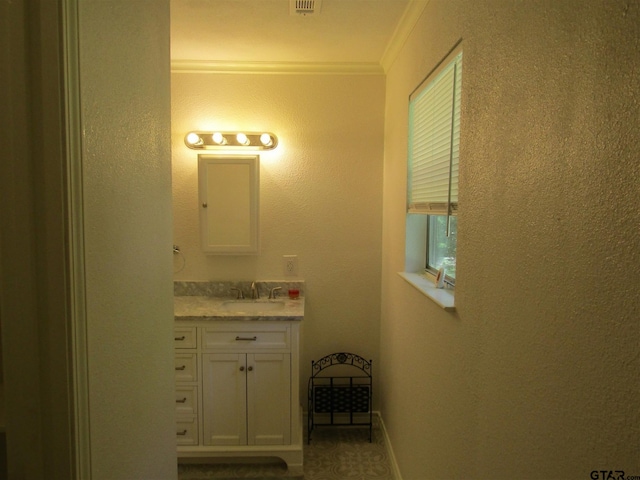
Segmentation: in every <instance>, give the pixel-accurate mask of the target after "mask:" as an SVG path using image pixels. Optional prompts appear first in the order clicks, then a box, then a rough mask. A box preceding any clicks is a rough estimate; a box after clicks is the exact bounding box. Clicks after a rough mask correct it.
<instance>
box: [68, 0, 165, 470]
mask: <svg viewBox="0 0 640 480" xmlns="http://www.w3.org/2000/svg"><path fill="white" fill-rule="evenodd" d="M80 28H81V39H80V53H81V59H80V70H81V72H80V73H81V79H80V82H81V87H82V92H81V95H82V122H83V125H82V126H83V132H84V137H83V142H84V145H83V175H84V213H85V216H84V223H85V225H84V227H85V235H86V238H85V253H86V293H87V298H86V302H87V337H88V338H87V342H88V357H89V376H90V378H89V387H90V390H89V402H90V405H89V409H90V413H91V416H90V428H91V462H92V472H91V473H92V476H91V478H92V479H94V480H101V479H104V480H114V479H134V478H139V479H152V478H153V479H158V480H160V479H175V478H176V476H177V467H176V448H175V423H174V418H173V415H174V405H175V403H174V402H175V399H174V395H173V358H172V357H173V354H172V351H173V335H172V333H173V309H172V292H173V288H172V272H171V258H170V256H171V254H170V252H171V250H170V248H171V237H170V233H171V165H170V160H171V153H170V145H169V141H168V137H169V134H170V125H169V121H170V101H169V95H170V87H169V81H170V78H169V76H170V73H169V2H168V1H156V0H153V1H136V2H129V1H126V0H125V1H116V0H114V1H109V2H100V1H84V2H80Z"/></svg>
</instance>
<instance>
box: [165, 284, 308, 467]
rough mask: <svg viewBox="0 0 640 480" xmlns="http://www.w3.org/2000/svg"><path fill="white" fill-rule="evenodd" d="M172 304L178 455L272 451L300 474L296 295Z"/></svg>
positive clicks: (299, 309) (299, 312)
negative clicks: (173, 306)
mask: <svg viewBox="0 0 640 480" xmlns="http://www.w3.org/2000/svg"><path fill="white" fill-rule="evenodd" d="M174 305H175V380H176V418H177V430H176V433H177V445H178V458H179V459H188V458H200V459H203V458H212V457H218V458H219V457H238V456H241V457H266V456H269V457H279V458H281V459H283V460H284V461H285V462H286V463H287V466H288V469H289V472H290V473H293V474H302V463H303V462H302V442H303V439H302V419H301V417H302V410H301V407H300V398H299V391H300V385H299V378H300V328H301V321H302V319H303V317H304V298H303V297H301V298H298V299H295V300H291V299H289V298H287V297H286V296H283V297H281V298H277V299H273V300H266V299H259V300H243V299H231V298H220V297H211V296H197V295H189V296H176V297H174Z"/></svg>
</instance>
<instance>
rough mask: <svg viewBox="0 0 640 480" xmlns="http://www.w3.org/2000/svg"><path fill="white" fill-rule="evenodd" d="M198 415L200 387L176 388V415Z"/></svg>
mask: <svg viewBox="0 0 640 480" xmlns="http://www.w3.org/2000/svg"><path fill="white" fill-rule="evenodd" d="M197 413H198V387H195V386H180V385H178V386H177V387H176V414H177V415H196V414H197Z"/></svg>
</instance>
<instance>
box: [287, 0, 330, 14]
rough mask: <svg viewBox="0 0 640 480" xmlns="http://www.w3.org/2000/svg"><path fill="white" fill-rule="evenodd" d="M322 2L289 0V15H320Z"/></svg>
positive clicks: (319, 0) (317, 0)
mask: <svg viewBox="0 0 640 480" xmlns="http://www.w3.org/2000/svg"><path fill="white" fill-rule="evenodd" d="M321 5H322V0H289V14H291V15H303V16H306V15H318V14H319V13H320V6H321Z"/></svg>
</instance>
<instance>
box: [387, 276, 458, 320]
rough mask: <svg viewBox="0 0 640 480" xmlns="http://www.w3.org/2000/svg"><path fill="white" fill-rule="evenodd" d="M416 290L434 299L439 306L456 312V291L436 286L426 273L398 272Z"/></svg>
mask: <svg viewBox="0 0 640 480" xmlns="http://www.w3.org/2000/svg"><path fill="white" fill-rule="evenodd" d="M398 275H400V276H401V277H402V278H404V279H405V280H406V281H407V282H408V283H409V284H410V285H412V286H413V287H414V288H415V289H416V290H418V291H419V292H420V293H422V294H423V295H425V296H426V297H428V298H430V299H431V300H433V301H434V302H435V303H436V304H437V305H438V306H440V307H441V308H442V309H443V310H445V311H447V312H455V311H456V307H455V302H454V299H455V298H454V291H453V290H452V289H450V288H436V286H435V285H434V283H433V280H430V279H428V278H427V277H426V276H425V275H422V274H419V273H410V272H398Z"/></svg>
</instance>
